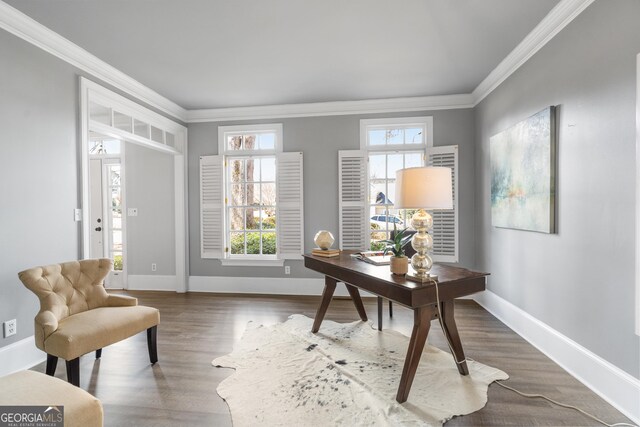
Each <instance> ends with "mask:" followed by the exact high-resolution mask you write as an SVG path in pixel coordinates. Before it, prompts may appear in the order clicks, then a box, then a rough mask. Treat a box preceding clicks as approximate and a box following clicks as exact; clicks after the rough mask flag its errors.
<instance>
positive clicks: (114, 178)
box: [104, 164, 124, 271]
mask: <svg viewBox="0 0 640 427" xmlns="http://www.w3.org/2000/svg"><path fill="white" fill-rule="evenodd" d="M121 173H122V169H121V167H120V165H119V164H107V165H106V175H107V192H106V194H107V197H108V198H109V200H107V206H109V208H108V210H107V218H106V221H107V222H106V223H105V224H104V225H105V228H106V231H107V242H106V243H107V251H108V254H109V257H110V258H111V259H113V262H114V270H116V271H122V270H123V269H124V265H123V258H122V251H123V246H124V242H123V230H122V180H121V178H122V176H121Z"/></svg>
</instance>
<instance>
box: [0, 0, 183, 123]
mask: <svg viewBox="0 0 640 427" xmlns="http://www.w3.org/2000/svg"><path fill="white" fill-rule="evenodd" d="M0 28H2V29H4V30H6V31H8V32H9V33H11V34H13V35H15V36H17V37H19V38H21V39H23V40H25V41H27V42H29V43H31V44H33V45H34V46H37V47H39V48H40V49H42V50H44V51H46V52H48V53H50V54H52V55H54V56H56V57H58V58H60V59H62V60H63V61H65V62H67V63H69V64H71V65H73V66H74V67H77V68H79V69H81V70H82V71H85V72H87V73H89V74H90V75H92V76H94V77H96V78H98V79H100V80H102V81H103V82H105V83H108V84H110V85H112V86H113V87H116V88H118V89H120V90H122V91H124V92H125V93H127V94H129V95H131V96H133V97H135V98H137V99H139V100H140V101H142V102H144V103H146V104H148V105H150V106H152V107H153V108H157V109H158V110H160V111H162V112H164V113H166V114H169V115H171V116H172V117H175V118H177V119H179V120H182V121H184V119H185V117H186V110H185V109H184V108H182V107H181V106H179V105H178V104H176V103H174V102H173V101H171V100H169V99H167V98H165V97H163V96H162V95H160V94H158V93H157V92H155V91H153V90H151V89H149V88H148V87H147V86H145V85H143V84H142V83H140V82H138V81H137V80H135V79H133V78H131V77H129V76H128V75H126V74H125V73H123V72H122V71H120V70H118V69H116V68H115V67H112V66H111V65H109V64H107V63H106V62H104V61H102V60H101V59H99V58H98V57H96V56H94V55H92V54H91V53H89V52H87V51H86V50H84V49H82V48H81V47H80V46H78V45H76V44H74V43H72V42H70V41H69V40H67V39H66V38H64V37H62V36H61V35H59V34H58V33H56V32H54V31H52V30H50V29H49V28H47V27H45V26H44V25H42V24H40V23H39V22H37V21H35V20H34V19H32V18H30V17H28V16H27V15H25V14H24V13H22V12H20V11H19V10H17V9H15V8H13V7H11V6H9V5H8V4H7V3H5V2H3V1H0Z"/></svg>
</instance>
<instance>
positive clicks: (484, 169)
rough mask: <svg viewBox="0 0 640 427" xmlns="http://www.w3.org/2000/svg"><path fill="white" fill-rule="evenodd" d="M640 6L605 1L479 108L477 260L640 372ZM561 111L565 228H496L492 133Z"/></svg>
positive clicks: (492, 282)
mask: <svg viewBox="0 0 640 427" xmlns="http://www.w3.org/2000/svg"><path fill="white" fill-rule="evenodd" d="M638 17H640V2H638V1H636V0H615V1H607V2H604V1H601V2H595V3H593V4H592V5H591V6H589V7H588V8H587V9H586V10H585V11H584V12H583V13H582V14H581V15H580V16H578V17H577V18H576V20H575V21H574V22H572V23H571V24H570V25H569V26H567V27H566V28H565V29H564V30H563V31H562V32H560V33H559V34H558V35H557V36H556V37H555V38H554V39H553V40H552V41H551V42H550V43H549V44H548V45H547V46H545V47H544V48H543V49H542V50H541V51H540V52H538V53H537V54H536V55H534V56H533V57H532V58H531V59H530V60H529V61H528V62H527V63H526V64H524V66H522V67H521V68H520V69H519V70H518V71H517V72H516V73H514V74H513V75H512V76H511V77H510V78H509V79H507V80H506V81H505V82H504V83H502V85H501V86H500V87H498V88H497V89H496V90H495V91H494V92H493V93H492V94H491V95H489V96H488V97H487V98H486V99H485V100H484V101H483V102H482V103H481V104H480V105H479V106H478V107H477V108H476V109H475V113H476V132H477V136H476V138H477V148H476V155H477V157H476V175H477V185H476V191H477V193H476V194H477V195H476V206H477V209H476V211H477V223H476V231H477V238H476V241H477V250H476V254H477V255H476V257H477V267H478V268H480V269H483V270H486V271H489V272H491V277H490V278H489V289H490V290H491V291H492V292H494V293H496V294H497V295H499V296H500V297H502V298H504V299H506V300H508V301H509V302H511V303H513V304H515V305H516V306H518V307H520V308H521V309H523V310H524V311H526V312H527V313H529V314H531V315H532V316H534V317H535V318H537V319H540V320H541V321H543V322H545V323H547V324H548V325H549V326H551V327H552V328H554V329H556V330H557V331H559V332H561V333H562V334H564V335H566V336H568V337H570V338H571V339H573V340H575V341H576V342H578V343H579V344H581V345H583V346H584V347H586V348H588V349H589V350H591V351H593V352H594V353H596V354H597V355H599V356H601V357H603V358H604V359H606V360H608V361H609V362H611V363H613V364H615V365H616V366H618V367H620V368H621V369H624V370H625V371H626V372H628V373H630V374H631V375H633V376H635V377H639V375H640V364H639V362H638V361H639V360H640V351H639V349H640V338H639V337H638V336H636V335H635V334H634V330H633V327H634V253H635V241H634V230H635V194H634V192H635V185H634V181H635V165H634V159H635V150H636V147H635V112H636V100H635V88H636V65H635V61H636V55H637V54H638V52H640V31H638V28H639V27H638ZM549 105H557V106H559V109H558V116H557V117H558V129H559V133H558V134H559V139H558V140H559V143H558V181H557V182H558V186H557V202H558V210H557V213H558V216H557V224H558V233H557V234H555V235H546V234H538V233H531V232H524V231H517V230H506V229H498V228H494V227H492V226H491V205H490V179H491V171H490V165H489V138H490V137H491V136H492V135H494V134H496V133H498V132H500V131H502V130H504V129H505V128H507V127H509V126H511V125H513V124H514V123H516V122H518V121H520V120H522V119H524V118H526V117H528V116H529V115H531V114H533V113H536V112H537V111H539V110H541V109H543V108H544V107H547V106H549Z"/></svg>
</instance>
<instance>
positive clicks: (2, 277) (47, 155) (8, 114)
mask: <svg viewBox="0 0 640 427" xmlns="http://www.w3.org/2000/svg"><path fill="white" fill-rule="evenodd" d="M0 52H2V53H1V54H0V55H1V57H2V60H1V62H0V64H1V66H0V147H1V149H2V155H0V194H2V202H0V203H1V207H0V242H2V244H0V322H3V321H5V320H9V319H14V318H15V319H17V321H18V333H17V334H16V335H14V336H12V337H9V338H6V339H3V338H2V334H0V347H4V346H6V345H8V344H11V343H12V342H15V341H18V340H20V339H23V338H25V337H28V336H30V335H33V318H34V316H35V314H36V313H37V312H38V309H39V303H38V299H37V297H36V296H35V295H34V294H32V293H31V292H30V291H28V290H27V289H26V288H25V287H23V286H22V284H21V283H20V281H19V280H18V276H17V274H18V272H19V271H22V270H24V269H27V268H30V267H34V266H37V265H43V264H51V263H57V262H62V261H70V260H74V259H77V258H78V255H79V254H78V248H79V245H78V239H79V226H78V224H77V223H75V222H74V221H73V209H74V208H76V207H77V206H78V204H79V200H78V197H79V196H78V188H79V187H78V179H77V177H78V168H79V165H78V158H79V157H78V155H77V144H76V140H77V133H76V129H77V126H76V123H77V121H76V114H77V98H78V90H77V87H78V82H77V77H76V75H75V74H74V72H73V68H71V67H70V66H68V65H66V64H65V63H63V62H61V61H58V60H55V59H54V58H53V57H52V56H50V55H49V54H47V53H45V52H44V51H42V50H40V49H36V48H33V47H31V46H30V45H28V44H27V43H26V42H24V41H22V40H19V39H18V38H16V37H13V36H11V35H9V34H8V33H6V32H4V31H1V30H0Z"/></svg>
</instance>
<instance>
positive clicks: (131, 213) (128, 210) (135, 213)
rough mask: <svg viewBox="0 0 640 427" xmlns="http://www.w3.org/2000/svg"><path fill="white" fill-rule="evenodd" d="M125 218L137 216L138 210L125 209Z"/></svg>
mask: <svg viewBox="0 0 640 427" xmlns="http://www.w3.org/2000/svg"><path fill="white" fill-rule="evenodd" d="M127 216H138V208H129V209H127Z"/></svg>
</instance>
